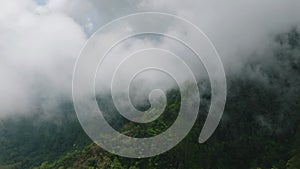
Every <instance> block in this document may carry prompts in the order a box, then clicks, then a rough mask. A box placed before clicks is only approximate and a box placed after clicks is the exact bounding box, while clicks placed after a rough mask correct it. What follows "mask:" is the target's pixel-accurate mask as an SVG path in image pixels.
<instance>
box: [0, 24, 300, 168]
mask: <svg viewBox="0 0 300 169" xmlns="http://www.w3.org/2000/svg"><path fill="white" fill-rule="evenodd" d="M274 42H275V43H274V44H273V46H272V51H268V52H266V53H265V54H264V56H255V57H253V59H249V61H248V63H247V65H246V66H244V67H243V70H242V71H241V73H235V74H229V75H228V77H227V80H228V98H227V103H226V107H225V111H224V116H223V118H222V121H221V123H220V125H219V127H218V128H217V130H216V132H215V133H214V135H213V136H212V137H211V138H210V139H209V140H208V141H207V142H205V143H203V144H199V143H198V136H199V133H200V131H201V128H202V125H203V122H204V120H205V117H206V114H207V113H206V112H207V107H208V104H207V103H209V100H210V95H209V92H204V93H203V94H202V104H203V105H202V106H201V109H200V110H199V111H200V113H199V116H198V120H197V123H196V124H195V125H194V127H193V129H192V131H191V132H190V133H189V134H188V136H187V137H186V138H185V139H184V140H183V141H182V142H181V143H180V144H178V145H177V146H176V147H175V148H173V149H172V150H170V151H168V152H166V153H164V154H161V155H159V156H155V157H151V158H145V159H128V158H124V157H119V156H116V155H113V154H110V153H108V152H106V151H104V150H103V149H101V148H100V147H98V146H97V145H95V144H94V143H92V141H91V140H90V139H89V138H88V137H87V136H86V135H85V133H84V132H83V130H82V129H81V126H80V124H79V122H78V121H77V119H76V114H75V111H74V109H73V106H72V103H69V102H67V103H63V104H61V106H60V109H58V110H57V112H61V113H56V114H57V115H53V117H47V118H45V117H43V114H39V115H37V114H36V115H32V116H26V117H19V118H16V117H14V118H13V119H2V120H1V121H0V135H1V137H0V152H1V153H0V169H13V168H16V169H19V168H20V169H21V168H22V169H25V168H36V169H37V168H40V169H56V168H57V169H68V168H78V169H84V168H87V169H96V168H100V169H101V168H108V169H235V168H236V169H241V168H249V169H258V168H262V169H283V168H287V169H300V123H299V122H300V95H299V93H300V90H299V89H300V33H299V31H298V30H297V29H296V28H295V29H292V30H291V31H290V32H288V33H284V34H281V35H279V36H276V38H274ZM257 58H262V59H257ZM199 83H200V82H199ZM107 97H109V96H107ZM167 99H168V105H167V107H166V109H165V112H164V114H163V115H162V116H161V117H159V119H157V120H156V121H154V122H151V123H150V124H143V125H141V124H136V123H133V122H129V121H126V120H119V121H118V123H115V128H117V129H118V130H119V131H120V132H122V133H124V134H126V135H130V136H134V137H150V136H153V135H157V134H159V133H161V132H162V131H164V130H165V129H167V128H168V127H169V126H170V125H171V124H172V122H173V121H174V120H175V118H176V116H177V112H178V109H179V107H180V99H181V98H180V94H179V92H178V90H177V89H174V90H170V91H168V93H167ZM99 102H100V103H99V105H106V106H107V108H106V109H107V110H109V111H111V112H115V110H114V108H113V105H112V103H109V104H107V103H101V99H99ZM143 106H145V107H147V104H145V105H143ZM111 118H113V120H111V121H116V119H114V118H117V119H119V117H111Z"/></svg>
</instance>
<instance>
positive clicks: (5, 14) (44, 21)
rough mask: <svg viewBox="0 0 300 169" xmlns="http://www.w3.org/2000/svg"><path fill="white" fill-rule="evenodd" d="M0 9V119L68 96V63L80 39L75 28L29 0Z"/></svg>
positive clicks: (66, 18)
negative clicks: (36, 103) (42, 101)
mask: <svg viewBox="0 0 300 169" xmlns="http://www.w3.org/2000/svg"><path fill="white" fill-rule="evenodd" d="M0 6H1V7H0V8H1V9H0V37H1V40H0V60H1V62H0V65H1V76H0V77H1V84H0V88H1V89H0V90H1V95H0V100H1V103H0V111H1V113H0V116H5V115H7V114H13V113H19V112H26V111H30V110H28V109H29V107H34V101H35V100H38V98H48V97H49V98H48V99H50V100H51V99H54V98H55V97H58V95H60V94H62V95H70V91H71V90H70V83H71V81H70V78H71V76H72V70H73V65H74V63H75V60H76V57H77V55H78V53H79V51H80V49H81V47H82V45H83V44H84V43H85V41H86V35H85V33H84V31H83V28H82V27H81V25H79V24H78V23H76V22H75V21H74V19H73V18H72V17H70V16H68V15H66V14H65V13H63V12H58V11H54V10H52V9H50V8H48V9H46V8H44V7H42V6H39V5H37V4H36V3H34V2H33V1H30V0H24V1H17V0H12V1H1V2H0ZM36 97H37V98H36ZM29 105H30V106H29Z"/></svg>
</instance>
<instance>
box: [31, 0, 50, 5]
mask: <svg viewBox="0 0 300 169" xmlns="http://www.w3.org/2000/svg"><path fill="white" fill-rule="evenodd" d="M34 1H35V2H36V3H37V4H38V5H41V6H42V5H46V4H47V2H48V0H34Z"/></svg>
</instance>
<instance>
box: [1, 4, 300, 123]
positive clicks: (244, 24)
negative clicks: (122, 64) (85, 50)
mask: <svg viewBox="0 0 300 169" xmlns="http://www.w3.org/2000/svg"><path fill="white" fill-rule="evenodd" d="M38 2H39V3H38ZM41 2H43V3H41ZM299 9H300V2H299V1H297V0H286V1H279V0H275V1H274V0H265V1H259V0H252V1H247V2H242V1H238V0H232V1H226V2H225V1H222V2H220V1H215V0H213V1H208V0H207V1H197V2H196V1H184V2H183V1H179V0H166V1H150V0H136V1H129V0H128V1H123V0H113V1H110V0H101V1H97V0H48V1H41V0H39V1H34V0H22V1H17V0H10V1H0V37H1V38H0V60H1V62H0V77H1V83H0V93H1V94H0V100H1V102H0V118H3V117H7V116H13V115H17V114H30V113H32V112H35V111H37V110H42V111H45V112H46V113H51V112H52V111H51V109H52V108H55V107H56V106H58V105H59V102H60V101H62V100H71V95H72V94H71V89H72V74H73V69H74V66H75V62H76V58H77V57H78V55H79V53H80V50H81V49H82V47H83V46H84V44H85V43H86V42H87V40H88V38H89V37H90V36H91V35H92V34H93V33H94V32H95V31H96V30H97V29H98V28H99V27H100V26H103V25H104V24H105V23H107V22H109V21H111V20H113V19H116V18H118V17H121V16H124V15H128V14H132V13H135V12H145V11H156V12H166V13H171V14H175V15H178V16H180V17H183V18H185V19H188V20H189V21H191V22H192V23H194V24H196V25H197V26H198V27H199V28H200V29H202V30H203V32H205V33H206V34H207V35H208V37H209V38H210V40H211V41H212V42H213V44H214V45H215V47H216V49H217V50H218V52H219V54H220V57H221V59H222V61H223V64H224V67H225V72H226V74H227V76H228V77H231V76H245V77H251V78H253V79H262V80H263V81H265V83H269V81H270V79H268V78H266V77H265V76H264V74H263V73H262V72H261V71H259V70H257V69H256V70H248V71H245V66H247V65H249V63H250V61H251V63H253V62H256V63H259V64H261V65H262V67H263V66H264V65H268V66H270V65H272V64H273V63H274V59H275V58H274V57H273V55H272V50H273V49H274V48H275V47H276V44H275V42H274V39H275V38H276V36H277V35H279V34H281V33H285V32H288V31H290V30H291V29H292V28H296V30H297V31H299V27H298V26H299V25H300V17H299V16H300V10H299ZM162 25H163V26H165V27H166V28H167V26H168V25H167V23H165V25H164V24H163V23H162ZM141 26H142V25H141ZM151 26H157V25H151ZM160 26H161V25H160ZM128 28H131V25H130V24H128ZM122 29H123V28H120V29H116V30H111V32H108V34H107V36H106V38H107V41H114V40H118V39H119V36H120V34H119V32H120V31H122ZM167 32H168V29H166V33H167ZM190 38H191V40H193V39H192V38H193V37H190ZM129 43H130V45H126V44H122V45H121V46H120V47H119V48H118V49H117V50H116V51H115V53H114V54H112V55H114V56H123V55H124V54H125V53H130V52H132V51H134V50H136V49H139V48H142V47H148V46H156V47H165V48H168V49H170V50H177V51H178V52H180V53H182V56H183V57H185V55H188V54H186V51H185V50H183V49H182V50H181V49H180V48H178V45H176V44H173V43H171V42H170V41H169V40H166V39H164V40H157V39H155V38H154V39H151V38H150V39H149V38H144V39H143V38H133V39H131V40H130V41H129ZM124 56H125V55H124ZM111 59H112V60H111V61H110V60H108V61H107V63H114V60H113V59H114V57H113V56H112V57H111ZM183 59H185V60H186V61H187V62H188V61H190V62H192V61H191V60H189V59H188V56H186V58H183ZM165 62H166V63H169V66H170V67H173V66H174V63H172V62H168V61H165ZM135 64H140V63H139V62H137V63H135ZM104 66H107V69H108V71H111V70H110V66H111V65H109V64H106V65H104ZM87 67H88V65H87ZM191 67H192V69H193V70H194V71H195V72H198V75H197V77H199V78H201V76H202V71H203V72H204V69H203V67H201V66H199V67H198V66H197V65H195V66H191ZM99 76H100V75H99ZM107 78H110V77H105V75H103V76H101V78H100V79H99V80H101V81H104V82H105V81H106V79H107ZM149 78H150V79H149ZM146 79H148V80H149V81H151V82H153V81H159V83H158V84H159V86H169V85H170V83H169V81H166V82H165V83H163V84H162V82H161V80H160V79H161V77H160V76H153V75H150V76H147V78H146ZM145 83H147V82H145ZM150 84H152V83H150ZM99 86H100V89H105V90H106V89H107V87H108V86H105V85H104V86H103V85H102V84H99ZM171 86H173V85H171ZM163 88H165V87H163ZM166 89H167V88H166ZM139 91H140V90H139ZM142 95H143V94H142ZM41 108H42V109H41ZM259 120H260V121H263V119H262V118H259Z"/></svg>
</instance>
